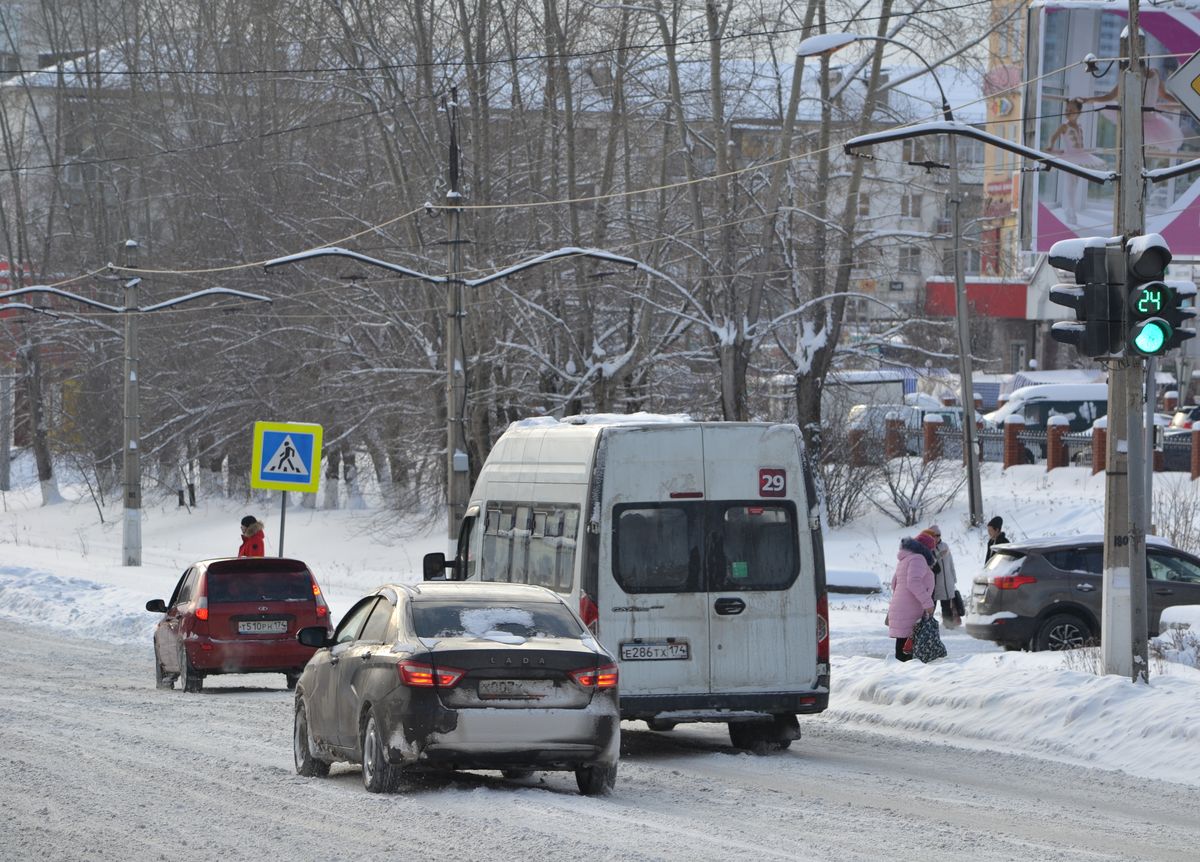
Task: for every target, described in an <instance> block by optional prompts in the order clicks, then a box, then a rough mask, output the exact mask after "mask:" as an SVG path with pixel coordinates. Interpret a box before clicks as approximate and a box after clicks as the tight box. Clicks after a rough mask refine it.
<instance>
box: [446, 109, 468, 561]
mask: <svg viewBox="0 0 1200 862" xmlns="http://www.w3.org/2000/svg"><path fill="white" fill-rule="evenodd" d="M446 114H447V118H448V119H449V121H450V164H449V171H448V174H449V186H450V187H449V188H448V189H447V190H446V206H445V211H446V269H447V272H446V287H447V290H446V509H447V514H448V516H449V518H448V520H449V523H448V524H447V533H446V535H447V536H448V538H449V542H450V549H451V551H453V549H454V546H455V542H456V539H457V538H458V525H459V524H460V523H461V522H462V517H463V515H464V514H465V513H466V511H467V497H468V496H469V495H470V493H471V489H470V488H469V487H468V483H469V482H470V479H471V473H470V462H469V459H468V457H467V439H466V438H467V435H466V428H465V423H466V416H465V413H466V407H467V369H466V357H465V354H464V346H463V317H464V312H463V278H462V272H463V268H462V245H463V243H464V242H466V240H464V239H463V238H462V194H461V193H460V192H459V190H458V171H459V150H458V88H457V87H452V88H451V89H450V101H449V102H448V103H447V104H446Z"/></svg>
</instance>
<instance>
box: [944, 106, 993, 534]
mask: <svg viewBox="0 0 1200 862" xmlns="http://www.w3.org/2000/svg"><path fill="white" fill-rule="evenodd" d="M943 102H944V105H943V107H944V109H945V115H946V117H947V119H948V120H949V121H953V119H954V118H953V116H952V115H950V108H949V103H948V102H945V100H944V99H943ZM946 140H947V145H948V147H949V149H948V152H947V155H948V156H949V162H950V220H951V227H950V230H951V233H952V234H953V236H954V317H955V325H956V328H957V331H958V374H959V381H960V386H959V392H960V397H961V399H962V409H963V458H964V459H965V463H966V465H967V504H968V505H967V511H968V512H969V516H970V521H971V526H972V527H978V526H981V525H982V524H983V485H982V482H981V481H980V478H979V449H978V448H977V446H976V440H977V439H978V431H979V429H978V427H977V426H976V424H975V422H976V419H975V392H974V385H973V384H972V381H973V379H974V378H973V377H972V374H971V336H970V332H971V330H970V326H969V324H968V320H967V287H966V280H965V276H964V273H963V255H962V213H961V208H962V196H961V194H960V193H959V185H958V139H957V138H956V137H955V136H954V135H947V136H946Z"/></svg>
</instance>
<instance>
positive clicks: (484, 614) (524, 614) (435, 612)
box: [410, 601, 583, 641]
mask: <svg viewBox="0 0 1200 862" xmlns="http://www.w3.org/2000/svg"><path fill="white" fill-rule="evenodd" d="M410 607H411V608H412V618H413V627H414V628H415V629H416V633H417V636H418V637H422V638H463V637H475V638H484V639H487V640H499V641H504V640H506V639H510V638H513V639H515V638H520V639H522V640H526V639H529V638H537V637H543V638H577V637H580V636H581V635H582V634H583V629H582V628H581V627H580V625H579V622H578V620H576V619H575V617H574V615H572V614H571V612H570V611H569V610H567V607H566V605H563V604H559V603H557V602H504V603H491V602H428V601H425V602H413V603H412V604H411V606H410Z"/></svg>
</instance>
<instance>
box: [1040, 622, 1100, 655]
mask: <svg viewBox="0 0 1200 862" xmlns="http://www.w3.org/2000/svg"><path fill="white" fill-rule="evenodd" d="M1091 639H1092V631H1091V629H1089V628H1088V626H1087V624H1086V623H1085V622H1083V621H1082V620H1081V619H1079V617H1077V616H1075V615H1073V614H1055V615H1054V616H1052V617H1048V618H1047V619H1046V620H1045V621H1044V622H1043V623H1042V625H1041V627H1040V628H1039V629H1038V631H1037V634H1036V635H1034V636H1033V648H1034V649H1035V650H1064V649H1079V648H1080V647H1082V646H1087V644H1088V641H1090V640H1091Z"/></svg>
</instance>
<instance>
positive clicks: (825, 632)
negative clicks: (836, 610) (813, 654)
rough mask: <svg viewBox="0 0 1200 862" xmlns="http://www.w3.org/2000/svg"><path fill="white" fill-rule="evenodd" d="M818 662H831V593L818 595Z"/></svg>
mask: <svg viewBox="0 0 1200 862" xmlns="http://www.w3.org/2000/svg"><path fill="white" fill-rule="evenodd" d="M817 662H818V663H820V664H829V594H828V593H821V595H819V596H817Z"/></svg>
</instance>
